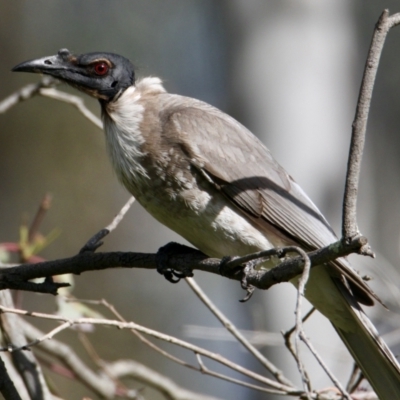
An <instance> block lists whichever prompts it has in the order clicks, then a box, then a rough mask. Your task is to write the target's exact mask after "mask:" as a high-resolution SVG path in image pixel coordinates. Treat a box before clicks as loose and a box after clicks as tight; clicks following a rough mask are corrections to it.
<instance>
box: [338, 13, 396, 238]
mask: <svg viewBox="0 0 400 400" xmlns="http://www.w3.org/2000/svg"><path fill="white" fill-rule="evenodd" d="M399 23H400V14H395V15H393V16H391V17H389V11H388V10H384V11H383V13H382V15H381V16H380V18H379V20H378V22H377V24H376V27H375V31H374V35H373V37H372V41H371V45H370V49H369V53H368V57H367V61H366V63H365V68H364V74H363V78H362V82H361V87H360V93H359V97H358V102H357V108H356V114H355V117H354V122H353V124H352V133H351V143H350V151H349V158H348V162H347V174H346V184H345V191H344V199H343V220H342V237H343V238H345V239H346V240H348V239H349V238H352V237H353V236H355V235H357V234H359V230H358V225H357V218H356V217H357V193H358V185H359V176H360V170H361V159H362V154H363V150H364V143H365V134H366V130H367V122H368V114H369V109H370V105H371V98H372V91H373V88H374V83H375V78H376V74H377V71H378V65H379V61H380V58H381V54H382V49H383V45H384V43H385V39H386V36H387V34H388V32H389V30H390V28H392V27H394V26H395V25H398V24H399Z"/></svg>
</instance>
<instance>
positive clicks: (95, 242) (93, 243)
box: [79, 196, 135, 254]
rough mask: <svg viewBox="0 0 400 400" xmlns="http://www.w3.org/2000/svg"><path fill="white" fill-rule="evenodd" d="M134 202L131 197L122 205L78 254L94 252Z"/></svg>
mask: <svg viewBox="0 0 400 400" xmlns="http://www.w3.org/2000/svg"><path fill="white" fill-rule="evenodd" d="M134 202H135V198H134V197H133V196H131V197H130V198H129V200H128V201H127V202H126V203H125V204H124V206H123V207H122V208H121V210H120V211H119V212H118V214H117V215H116V216H115V217H114V218H113V220H112V221H111V222H110V223H109V224H108V225H107V226H106V227H105V228H103V229H100V230H99V231H98V232H97V233H95V234H94V235H93V236H92V237H91V238H90V239H89V240H88V241H87V242H86V243H85V245H84V246H83V247H82V248H81V249H80V251H79V254H82V253H85V252H94V251H96V250H97V249H98V248H99V247H100V246H101V245H102V244H103V242H102V241H101V239H103V238H105V237H106V236H107V235H108V234H109V233H111V232H112V231H113V230H114V229H116V228H117V226H118V225H119V223H120V222H121V221H122V220H123V218H124V217H125V214H126V213H127V212H128V211H129V209H130V208H131V206H132V204H133V203H134Z"/></svg>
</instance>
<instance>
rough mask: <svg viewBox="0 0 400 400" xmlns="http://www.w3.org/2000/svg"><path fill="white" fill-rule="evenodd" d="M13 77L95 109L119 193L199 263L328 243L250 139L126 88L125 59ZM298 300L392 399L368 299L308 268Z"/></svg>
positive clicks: (22, 67)
mask: <svg viewBox="0 0 400 400" xmlns="http://www.w3.org/2000/svg"><path fill="white" fill-rule="evenodd" d="M13 71H22V72H37V73H42V74H48V75H51V76H53V77H55V78H57V79H59V80H61V81H63V82H66V83H68V84H70V85H72V86H73V87H75V88H77V89H79V90H81V91H83V92H85V93H87V94H88V95H90V96H92V97H94V98H96V99H98V100H99V102H100V105H101V110H102V118H103V122H104V131H105V137H106V143H107V150H108V153H109V155H110V158H111V162H112V164H113V166H114V169H115V171H116V173H117V176H118V178H119V179H120V181H121V182H122V183H123V184H124V185H125V187H126V188H127V189H128V191H129V192H131V193H132V194H133V195H134V196H135V197H136V199H137V200H138V201H139V203H140V204H141V205H142V206H143V207H144V208H145V209H146V210H147V211H148V212H149V213H150V214H151V215H153V216H154V217H155V218H156V219H157V220H158V221H160V222H161V223H162V224H164V225H166V226H168V227H169V228H171V229H172V230H174V231H175V232H177V233H178V234H180V235H182V236H183V237H184V238H185V239H186V240H188V241H189V242H190V243H192V244H193V245H194V246H196V247H197V248H198V249H200V250H201V251H202V252H204V253H205V254H207V255H208V256H210V257H223V256H228V255H245V254H248V253H252V252H255V251H260V250H267V249H271V248H273V247H278V246H289V245H296V246H300V247H302V248H303V249H305V250H306V251H310V250H314V249H318V248H321V247H323V246H326V245H328V244H331V243H333V242H335V241H336V240H337V238H336V236H335V234H334V232H333V231H332V229H331V227H330V226H329V224H328V222H327V221H326V219H325V218H324V216H323V215H322V214H321V213H320V211H319V210H318V209H317V207H316V206H315V205H314V204H313V202H312V201H311V200H310V199H309V198H308V197H307V195H306V194H305V193H304V191H303V190H302V189H301V188H300V186H299V185H298V184H297V183H296V182H295V181H294V180H293V179H292V178H291V177H290V175H288V173H287V172H286V171H285V170H284V169H283V168H282V167H281V166H280V165H279V164H278V163H277V162H276V161H275V160H274V158H273V157H272V155H271V153H270V152H269V150H268V149H267V148H266V147H265V146H264V145H263V144H262V143H261V142H260V141H259V140H258V139H257V138H256V137H255V136H254V135H253V134H252V133H251V132H250V131H249V130H247V129H246V128H245V127H244V126H243V125H241V124H240V123H239V122H237V121H236V120H235V119H234V118H232V117H230V116H229V115H227V114H225V113H223V112H222V111H220V110H218V109H217V108H215V107H213V106H211V105H209V104H206V103H204V102H202V101H199V100H195V99H192V98H188V97H184V96H179V95H176V94H169V93H167V92H166V90H165V89H164V87H163V85H162V82H161V80H160V79H158V78H154V77H152V78H144V79H141V80H136V79H135V72H134V67H133V65H132V64H131V62H130V61H129V60H128V59H126V58H124V57H122V56H119V55H117V54H111V53H102V52H98V53H88V54H81V55H74V54H71V53H70V52H69V51H68V50H67V49H62V50H60V51H59V52H58V54H57V55H54V56H49V57H44V58H40V59H36V60H32V61H27V62H24V63H21V64H19V65H17V66H16V67H15V68H14V69H13ZM273 266H274V263H273V261H271V262H269V263H267V264H266V267H267V268H271V267H273ZM296 282H297V279H294V280H293V283H294V284H296ZM305 296H306V298H307V299H308V300H309V301H310V302H311V303H312V304H313V305H314V306H315V307H316V308H317V309H318V310H319V311H320V312H321V313H322V314H323V315H325V316H326V317H327V318H328V319H329V320H330V321H331V323H332V324H333V326H334V327H335V329H336V331H337V332H338V334H339V335H340V337H341V338H342V340H343V342H344V343H345V345H346V346H347V348H348V349H349V351H350V353H351V354H352V355H353V357H354V359H355V361H356V362H357V364H358V366H359V367H360V368H361V370H362V371H363V373H364V375H365V377H366V378H367V379H368V381H369V382H370V383H371V385H372V387H373V388H374V390H375V391H376V393H377V395H378V396H379V398H380V399H381V400H395V399H400V367H399V364H398V363H397V361H396V359H395V357H394V356H393V354H392V353H391V352H390V350H389V348H388V347H387V345H386V344H385V343H384V342H383V340H382V339H381V338H380V337H379V336H378V333H377V331H376V330H375V328H374V326H373V324H372V323H371V321H370V320H369V319H368V318H367V316H366V315H365V314H364V313H363V311H362V310H361V308H360V306H359V303H362V304H366V305H372V304H373V299H374V298H376V295H375V294H374V293H373V292H372V291H371V290H370V288H369V287H368V286H367V285H366V283H365V282H364V281H363V280H362V279H361V278H360V277H359V275H358V274H357V273H356V272H355V271H354V270H353V269H352V267H351V266H350V264H349V263H348V261H347V260H346V259H344V258H340V259H338V260H336V261H334V262H331V263H329V264H326V265H325V264H324V265H320V266H316V267H314V268H312V271H311V275H310V279H309V281H308V283H307V286H306V291H305Z"/></svg>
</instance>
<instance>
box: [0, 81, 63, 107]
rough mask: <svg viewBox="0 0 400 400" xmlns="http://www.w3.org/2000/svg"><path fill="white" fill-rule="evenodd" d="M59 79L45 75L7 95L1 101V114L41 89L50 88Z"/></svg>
mask: <svg viewBox="0 0 400 400" xmlns="http://www.w3.org/2000/svg"><path fill="white" fill-rule="evenodd" d="M58 84H59V81H57V80H55V79H53V78H50V77H49V76H43V77H42V79H41V80H40V81H39V82H38V83H31V84H29V85H26V86H24V87H22V88H21V89H19V90H18V91H16V92H15V93H13V94H11V95H10V96H8V97H6V98H5V99H3V100H2V101H1V102H0V114H2V113H5V112H7V111H8V110H9V109H10V108H12V107H14V106H15V105H16V104H18V103H20V102H22V101H25V100H29V99H30V98H32V97H34V96H36V95H38V94H40V90H41V89H43V88H50V87H52V86H55V85H58Z"/></svg>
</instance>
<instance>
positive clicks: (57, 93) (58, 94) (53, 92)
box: [39, 88, 103, 129]
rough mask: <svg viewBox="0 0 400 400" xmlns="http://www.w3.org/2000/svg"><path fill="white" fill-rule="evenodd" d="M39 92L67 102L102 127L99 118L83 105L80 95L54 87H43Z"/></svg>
mask: <svg viewBox="0 0 400 400" xmlns="http://www.w3.org/2000/svg"><path fill="white" fill-rule="evenodd" d="M39 94H41V95H42V96H44V97H50V98H51V99H54V100H58V101H62V102H64V103H67V104H71V105H72V106H74V107H76V108H77V109H78V110H79V112H80V113H81V114H82V115H83V116H84V117H86V118H87V119H88V120H89V121H90V122H92V123H93V124H95V125H96V126H97V127H98V128H100V129H103V123H102V122H101V119H100V118H98V117H96V115H94V114H93V113H92V112H91V111H90V110H89V109H88V108H87V107H86V105H85V102H84V101H83V100H82V98H81V97H79V96H75V95H73V94H69V93H65V92H62V91H61V90H57V89H54V88H43V89H40V90H39Z"/></svg>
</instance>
